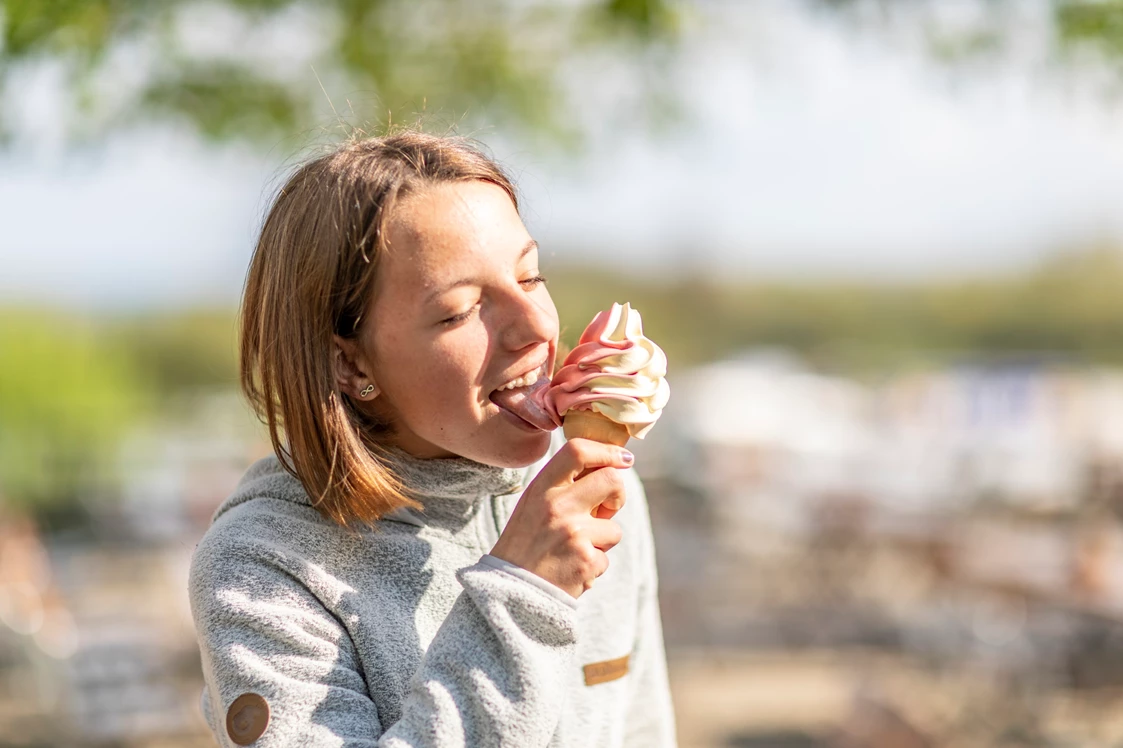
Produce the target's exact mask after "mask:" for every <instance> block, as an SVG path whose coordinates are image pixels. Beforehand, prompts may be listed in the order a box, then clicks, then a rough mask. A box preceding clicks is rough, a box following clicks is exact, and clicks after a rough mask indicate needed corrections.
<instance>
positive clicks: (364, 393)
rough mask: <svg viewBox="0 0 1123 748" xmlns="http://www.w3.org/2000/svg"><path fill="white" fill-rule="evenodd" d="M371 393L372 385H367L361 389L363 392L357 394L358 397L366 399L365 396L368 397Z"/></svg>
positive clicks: (372, 390)
mask: <svg viewBox="0 0 1123 748" xmlns="http://www.w3.org/2000/svg"><path fill="white" fill-rule="evenodd" d="M372 392H374V385H373V384H368V385H367V386H366V387H364V388H363V391H362V392H360V393H359V397H366V396H367V395H369V394H370V393H372Z"/></svg>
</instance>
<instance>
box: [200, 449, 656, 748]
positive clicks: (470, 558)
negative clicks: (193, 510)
mask: <svg viewBox="0 0 1123 748" xmlns="http://www.w3.org/2000/svg"><path fill="white" fill-rule="evenodd" d="M560 443H561V440H560V439H555V440H554V445H553V447H552V448H551V451H550V454H551V455H552V454H553V452H555V451H556V449H557V447H558V446H559V445H560ZM549 456H550V455H547V457H546V458H543V460H542V461H541V462H539V463H538V464H536V465H533V466H531V467H529V468H526V469H517V470H515V469H504V468H495V467H490V466H486V465H481V464H479V463H477V462H473V461H471V460H467V459H463V458H454V459H443V460H417V459H414V458H410V457H408V456H406V455H404V454H399V456H398V459H397V462H396V467H397V469H398V471H399V473H400V474H401V475H402V477H403V479H404V480H405V482H406V484H407V485H408V486H409V487H410V488H411V489H412V491H413V492H414V493H415V494H416V495H417V496H418V497H419V498H420V500H421V502H422V504H423V507H424V511H423V512H417V511H413V510H398V511H396V512H394V513H392V514H391V515H388V516H387V517H385V518H384V519H383V520H382V521H380V522H379V523H378V525H377V527H375V528H373V529H367V528H364V529H358V530H349V529H344V528H341V527H339V526H338V525H335V524H334V523H332V522H330V521H329V520H325V519H324V518H322V517H321V516H320V515H319V514H318V513H317V512H316V510H315V509H314V508H313V507H312V506H311V502H310V500H309V498H308V495H307V494H306V493H305V491H304V489H303V487H302V486H301V485H300V483H299V482H298V481H297V480H296V479H294V478H293V477H291V476H290V475H289V474H288V473H286V472H285V471H284V470H283V469H281V467H280V464H279V463H278V461H277V459H276V458H275V457H268V458H266V459H263V460H260V461H258V462H257V463H255V464H254V465H253V466H252V467H250V469H249V470H248V472H247V473H246V475H245V476H244V477H243V479H242V481H241V482H240V483H239V485H238V487H237V489H236V490H235V491H234V493H233V494H232V495H231V496H230V497H229V498H228V499H227V500H226V501H225V502H224V503H223V504H222V505H221V506H220V507H219V509H218V510H217V512H216V513H215V515H214V518H213V521H212V525H211V527H210V528H209V529H208V530H207V533H206V534H205V536H204V537H203V539H202V540H201V541H200V542H199V544H198V545H197V547H196V549H195V553H194V556H193V559H192V564H191V573H190V580H189V587H190V597H191V608H192V613H193V616H194V620H195V626H196V630H197V633H198V638H199V647H200V650H201V653H202V664H203V674H204V678H205V684H206V685H205V687H204V689H203V696H202V708H203V712H204V716H205V717H206V720H207V722H208V724H209V725H210V727H211V730H212V731H213V733H214V735H215V737H216V738H217V740H218V742H219V744H220V745H223V746H233V745H254V746H261V747H262V748H264V747H266V746H268V747H269V748H272V747H274V746H386V747H390V746H393V747H394V748H405V747H406V746H410V747H412V748H421V747H422V746H487V747H491V746H512V747H516V746H517V747H518V748H533V747H534V746H644V747H647V746H652V747H654V748H659V747H662V746H673V745H674V743H675V737H674V717H673V713H672V710H671V700H670V694H669V690H668V686H667V675H666V666H665V659H664V653H663V640H662V630H661V627H660V621H659V611H658V606H657V602H656V574H655V559H654V552H653V548H652V540H651V529H650V523H649V519H648V512H647V505H646V499H645V497H644V493H643V488H642V486H641V484H640V482H639V480H638V479H637V478H636V476H635V474H634V472H633V471H631V470H629V471H627V475H626V485H627V491H628V500H627V503H626V506H625V507H624V509H623V510H622V511H621V512H620V513H619V514H618V515H617V516H616V519H617V521H618V522H619V523H620V524H621V525H622V527H623V529H624V539H623V541H622V542H621V543H620V544H619V545H618V546H617V547H616V548H614V549H612V550H611V551H609V560H610V566H609V569H608V571H607V572H606V573H605V574H604V575H603V576H602V577H601V578H600V579H598V580H597V582H596V584H595V585H594V586H593V587H592V589H591V590H589V591H588V592H586V593H585V594H584V595H582V597H581V598H580V599H579V600H574V599H573V598H571V597H570V596H569V595H567V594H566V593H565V592H563V591H562V590H560V589H559V588H557V587H555V586H553V585H552V584H550V583H549V582H546V581H545V580H543V579H541V578H540V577H538V576H536V575H534V574H532V573H530V572H528V571H526V570H524V569H521V568H519V567H517V566H514V565H512V564H510V563H507V562H505V561H502V560H500V559H498V558H495V557H493V556H490V555H488V551H489V550H490V549H491V548H492V546H493V545H494V544H495V542H496V540H498V538H499V533H500V531H501V529H502V528H503V527H504V525H505V524H506V521H507V519H508V517H509V516H510V514H511V511H512V510H513V508H514V505H515V503H516V502H517V501H518V499H519V496H520V495H521V491H522V488H523V487H524V486H525V485H526V484H528V483H529V481H530V478H532V477H533V476H534V475H535V474H536V473H537V471H538V470H539V469H540V468H541V467H542V465H543V464H545V461H546V459H548V458H549Z"/></svg>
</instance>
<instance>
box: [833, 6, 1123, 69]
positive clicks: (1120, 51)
mask: <svg viewBox="0 0 1123 748" xmlns="http://www.w3.org/2000/svg"><path fill="white" fill-rule="evenodd" d="M812 3H813V4H814V5H816V6H818V7H821V8H824V9H826V10H829V11H834V12H838V13H840V14H842V15H843V16H845V17H847V18H851V19H854V20H856V21H858V22H860V23H862V24H864V25H866V26H875V25H876V26H881V27H883V28H884V29H885V30H886V31H888V32H890V33H893V32H899V31H901V30H906V29H913V30H915V29H917V28H919V29H920V30H921V32H922V36H923V38H925V39H926V40H927V42H928V48H929V52H931V53H932V55H933V56H934V57H935V58H937V59H941V60H944V61H948V62H959V61H964V60H967V61H971V60H976V59H978V58H980V57H989V56H995V55H1001V54H1002V53H1003V52H1004V51H1005V50H1006V49H1007V48H1008V46H1009V45H1010V44H1011V42H1016V41H1018V40H1019V38H1020V37H1024V33H1025V30H1026V29H1025V28H1023V27H1022V26H1021V24H1020V23H1019V18H1023V17H1024V16H1020V15H1019V14H1020V13H1023V12H1025V11H1026V10H1027V9H1028V10H1030V11H1031V12H1032V11H1034V10H1035V8H1034V7H1033V6H1035V5H1036V4H1033V3H1026V2H1023V1H1022V0H974V2H970V3H948V2H945V1H944V0H812ZM1048 8H1049V10H1050V11H1051V15H1052V28H1051V32H1052V41H1053V42H1054V50H1053V51H1054V52H1055V53H1056V55H1055V59H1056V60H1057V61H1064V60H1069V59H1077V60H1080V61H1082V62H1083V61H1086V59H1087V56H1086V55H1085V54H1084V53H1085V52H1087V51H1092V52H1094V53H1096V54H1098V55H1099V56H1100V58H1101V60H1103V61H1105V62H1107V63H1108V64H1109V65H1110V66H1112V67H1115V68H1117V69H1118V70H1119V71H1120V72H1121V73H1123V0H1049V3H1048Z"/></svg>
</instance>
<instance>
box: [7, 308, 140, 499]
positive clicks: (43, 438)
mask: <svg viewBox="0 0 1123 748" xmlns="http://www.w3.org/2000/svg"><path fill="white" fill-rule="evenodd" d="M0 330H2V331H3V332H2V334H0V503H5V504H14V505H16V506H22V507H31V506H34V507H36V508H37V509H38V510H39V511H65V510H66V509H68V508H76V507H77V506H78V505H79V499H80V495H81V494H84V495H86V497H87V498H89V494H91V493H96V492H97V491H98V490H106V489H108V488H110V486H111V484H112V481H113V470H112V466H113V464H114V461H115V458H116V450H117V445H118V440H119V438H120V437H121V436H122V435H123V434H124V433H126V432H127V430H128V429H130V428H131V427H133V426H134V425H135V424H136V422H137V419H138V418H139V417H140V416H141V414H142V412H143V410H144V408H145V406H146V404H147V402H148V392H147V385H146V384H145V382H144V380H143V378H142V377H141V376H139V372H138V371H137V369H136V367H135V366H134V365H133V362H132V361H131V359H130V357H129V355H128V352H127V351H126V350H123V349H121V348H119V347H116V346H112V345H106V344H105V341H104V340H101V339H100V338H99V335H98V333H97V330H96V329H95V327H94V326H93V325H92V324H91V323H90V322H89V321H88V320H85V319H82V318H77V317H74V316H71V315H64V314H62V313H60V312H45V311H43V310H41V309H9V310H2V311H0Z"/></svg>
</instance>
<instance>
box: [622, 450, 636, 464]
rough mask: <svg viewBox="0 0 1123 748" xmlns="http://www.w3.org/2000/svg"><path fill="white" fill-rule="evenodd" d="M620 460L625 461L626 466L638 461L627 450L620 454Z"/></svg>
mask: <svg viewBox="0 0 1123 748" xmlns="http://www.w3.org/2000/svg"><path fill="white" fill-rule="evenodd" d="M620 459H621V460H623V461H624V464H625V465H631V464H632V463H633V462H635V461H636V456H635V455H634V454H632V453H631V452H629V451H628V450H626V449H625V450H624V451H623V452H621V453H620Z"/></svg>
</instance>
